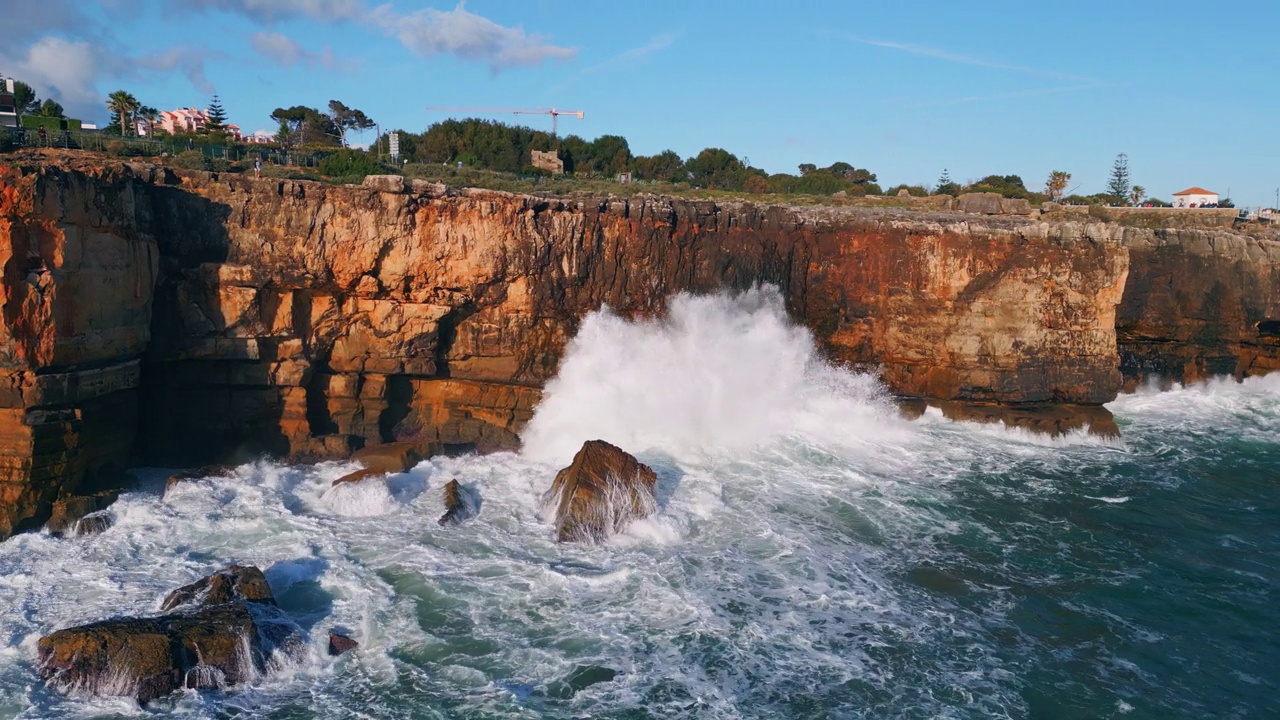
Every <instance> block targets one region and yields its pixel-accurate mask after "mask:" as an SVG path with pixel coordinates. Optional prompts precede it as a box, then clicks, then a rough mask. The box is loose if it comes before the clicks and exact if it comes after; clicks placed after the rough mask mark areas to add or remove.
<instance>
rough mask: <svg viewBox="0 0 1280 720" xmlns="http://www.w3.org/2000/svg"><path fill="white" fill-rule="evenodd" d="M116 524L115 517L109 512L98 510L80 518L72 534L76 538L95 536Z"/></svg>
mask: <svg viewBox="0 0 1280 720" xmlns="http://www.w3.org/2000/svg"><path fill="white" fill-rule="evenodd" d="M115 524H116V516H115V514H113V513H112V512H110V511H109V510H99V511H98V512H92V513H89V514H88V515H85V516H84V517H82V518H80V520H79V521H78V522H76V526H75V530H73V531H72V534H73V535H75V536H76V537H80V536H82V535H97V534H99V533H101V532H103V531H104V530H106V529H107V528H109V527H111V526H112V525H115Z"/></svg>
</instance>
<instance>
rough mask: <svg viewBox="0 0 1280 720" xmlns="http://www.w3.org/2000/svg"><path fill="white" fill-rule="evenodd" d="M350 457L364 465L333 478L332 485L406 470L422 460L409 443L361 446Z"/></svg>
mask: <svg viewBox="0 0 1280 720" xmlns="http://www.w3.org/2000/svg"><path fill="white" fill-rule="evenodd" d="M351 459H352V460H355V461H356V462H358V463H360V464H361V465H363V466H364V467H363V468H361V469H360V470H356V471H355V472H351V473H348V474H346V475H343V476H342V477H340V478H338V479H337V480H334V481H333V484H334V485H341V484H342V483H349V482H359V481H361V480H364V479H366V478H370V477H374V476H377V475H393V474H395V473H402V472H407V471H409V470H412V469H413V467H414V466H415V465H417V464H418V463H420V462H422V456H421V455H419V454H418V451H417V450H415V449H414V447H413V445H410V444H409V443H386V444H383V445H373V446H370V447H365V448H361V449H359V450H357V451H355V452H354V453H352V454H351Z"/></svg>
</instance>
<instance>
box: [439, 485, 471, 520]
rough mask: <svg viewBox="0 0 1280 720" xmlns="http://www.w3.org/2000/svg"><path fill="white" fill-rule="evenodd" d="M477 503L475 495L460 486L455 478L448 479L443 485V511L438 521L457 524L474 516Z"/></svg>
mask: <svg viewBox="0 0 1280 720" xmlns="http://www.w3.org/2000/svg"><path fill="white" fill-rule="evenodd" d="M477 505H478V503H477V502H476V498H475V495H474V494H473V493H472V491H471V490H470V489H468V488H465V487H463V486H462V484H461V483H459V482H458V481H457V479H454V480H450V481H449V482H448V483H446V484H445V486H444V507H445V513H444V515H441V516H440V520H439V521H438V522H439V523H440V524H441V525H457V524H458V523H461V522H463V521H465V520H470V519H471V518H473V517H475V516H476V511H477Z"/></svg>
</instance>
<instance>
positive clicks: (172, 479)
mask: <svg viewBox="0 0 1280 720" xmlns="http://www.w3.org/2000/svg"><path fill="white" fill-rule="evenodd" d="M232 470H233V468H232V466H230V465H201V466H200V467H196V468H191V469H190V470H182V471H179V472H176V473H174V474H172V475H170V476H169V479H168V480H166V481H165V483H164V494H165V495H168V494H169V491H170V490H172V489H173V488H174V487H176V486H177V485H178V484H179V483H183V482H186V481H187V480H202V479H204V478H207V477H225V476H228V475H230V474H231V471H232Z"/></svg>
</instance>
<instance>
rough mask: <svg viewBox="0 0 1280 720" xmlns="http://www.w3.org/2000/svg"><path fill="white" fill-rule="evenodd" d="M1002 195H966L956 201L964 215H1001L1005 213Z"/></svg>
mask: <svg viewBox="0 0 1280 720" xmlns="http://www.w3.org/2000/svg"><path fill="white" fill-rule="evenodd" d="M1003 199H1004V198H1002V197H1000V193H964V194H963V195H961V196H960V197H959V198H957V199H956V205H957V209H958V210H960V212H963V213H975V214H978V215H1000V214H1002V213H1003V212H1004V209H1003V207H1002V204H1001V202H1000V201H1001V200H1003Z"/></svg>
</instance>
